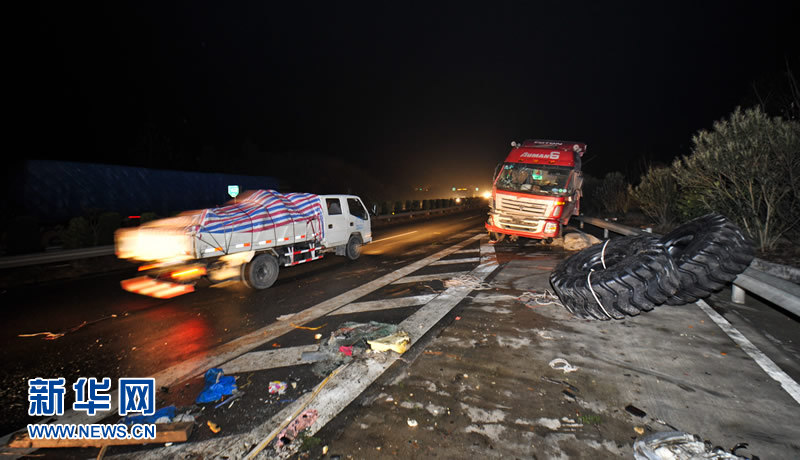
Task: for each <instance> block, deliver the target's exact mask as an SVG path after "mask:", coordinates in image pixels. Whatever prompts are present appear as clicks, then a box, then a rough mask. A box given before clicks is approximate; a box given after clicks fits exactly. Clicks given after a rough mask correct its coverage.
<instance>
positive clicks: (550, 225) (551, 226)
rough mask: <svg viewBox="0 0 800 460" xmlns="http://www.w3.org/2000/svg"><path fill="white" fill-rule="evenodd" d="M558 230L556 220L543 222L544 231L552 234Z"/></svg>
mask: <svg viewBox="0 0 800 460" xmlns="http://www.w3.org/2000/svg"><path fill="white" fill-rule="evenodd" d="M557 232H558V222H547V223H546V224H544V233H545V234H548V235H552V234H555V233H557Z"/></svg>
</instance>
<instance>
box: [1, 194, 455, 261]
mask: <svg viewBox="0 0 800 460" xmlns="http://www.w3.org/2000/svg"><path fill="white" fill-rule="evenodd" d="M466 209H470V207H468V206H450V207H447V208H439V209H426V210H423V211H411V212H403V213H398V214H394V215H390V216H373V217H372V222H382V223H390V222H392V221H393V220H394V221H400V220H407V219H413V218H414V217H421V216H434V215H440V214H447V213H450V212H456V211H459V210H466ZM110 255H114V246H113V245H112V246H95V247H91V248H80V249H65V250H57V251H52V252H38V253H34V254H23V255H19V256H7V257H0V270H2V269H7V268H18V267H26V266H31V265H43V264H49V263H55V262H65V261H69V260H80V259H88V258H91V257H102V256H110Z"/></svg>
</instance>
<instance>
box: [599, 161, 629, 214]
mask: <svg viewBox="0 0 800 460" xmlns="http://www.w3.org/2000/svg"><path fill="white" fill-rule="evenodd" d="M594 193H595V194H596V201H597V203H598V204H599V206H600V207H601V208H602V209H603V210H604V211H606V212H608V213H611V214H625V213H626V212H628V209H629V208H630V204H631V196H630V195H629V194H628V181H627V180H625V176H624V175H623V174H622V173H621V172H618V171H614V172H610V173H608V174H606V175H605V176H603V180H602V182H600V184H599V185H598V186H597V187H596V188H595V190H594Z"/></svg>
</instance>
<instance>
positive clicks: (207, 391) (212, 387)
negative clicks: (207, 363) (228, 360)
mask: <svg viewBox="0 0 800 460" xmlns="http://www.w3.org/2000/svg"><path fill="white" fill-rule="evenodd" d="M204 379H205V382H206V383H205V387H203V391H202V392H201V393H200V394H199V395H197V399H196V400H195V402H197V403H198V404H201V403H209V402H214V401H219V400H220V398H222V397H223V396H227V395H230V394H233V392H234V391H235V390H236V377H233V376H226V375H223V372H222V369H220V368H218V367H215V368H213V369H209V370H208V371H206V375H205V377H204Z"/></svg>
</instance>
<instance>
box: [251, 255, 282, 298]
mask: <svg viewBox="0 0 800 460" xmlns="http://www.w3.org/2000/svg"><path fill="white" fill-rule="evenodd" d="M278 271H279V266H278V259H276V258H275V256H273V255H272V254H266V253H264V254H259V255H257V256H255V257H253V260H251V261H250V262H248V263H246V264H244V265H242V281H243V282H244V284H245V285H246V286H248V287H251V288H253V289H258V290H261V289H267V288H268V287H270V286H272V285H273V284H275V280H277V279H278Z"/></svg>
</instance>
